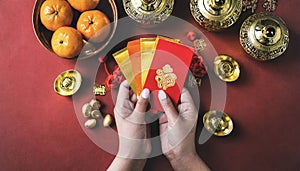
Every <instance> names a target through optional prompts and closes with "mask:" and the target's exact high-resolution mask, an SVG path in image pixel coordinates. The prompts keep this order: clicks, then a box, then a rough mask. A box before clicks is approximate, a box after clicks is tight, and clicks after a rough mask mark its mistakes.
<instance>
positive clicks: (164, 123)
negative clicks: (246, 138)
mask: <svg viewBox="0 0 300 171" xmlns="http://www.w3.org/2000/svg"><path fill="white" fill-rule="evenodd" d="M159 100H160V103H161V105H162V107H163V109H164V111H165V113H164V114H163V115H162V116H161V117H160V119H159V123H160V136H161V146H162V151H163V153H164V155H165V156H166V157H167V158H168V160H169V161H170V163H171V165H172V167H173V168H174V169H175V170H199V169H201V170H202V169H203V170H209V169H208V167H207V166H206V165H205V164H204V163H203V162H202V160H201V159H200V158H199V156H198V154H197V152H196V147H195V133H196V126H197V120H198V111H197V110H196V107H195V105H194V103H193V99H192V97H191V95H190V93H189V92H188V90H187V89H185V88H184V89H183V91H182V93H181V104H179V105H178V109H177V110H178V112H177V110H176V108H175V107H174V105H173V103H172V101H171V99H170V98H169V97H168V96H167V95H166V93H165V92H164V91H163V90H160V91H159Z"/></svg>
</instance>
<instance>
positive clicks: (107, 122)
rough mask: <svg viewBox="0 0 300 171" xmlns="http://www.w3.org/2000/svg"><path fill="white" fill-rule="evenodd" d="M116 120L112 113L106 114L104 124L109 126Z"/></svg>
mask: <svg viewBox="0 0 300 171" xmlns="http://www.w3.org/2000/svg"><path fill="white" fill-rule="evenodd" d="M113 121H114V118H113V117H112V116H111V115H110V114H106V115H105V117H104V119H103V126H104V127H109V126H110V125H111V124H112V123H113Z"/></svg>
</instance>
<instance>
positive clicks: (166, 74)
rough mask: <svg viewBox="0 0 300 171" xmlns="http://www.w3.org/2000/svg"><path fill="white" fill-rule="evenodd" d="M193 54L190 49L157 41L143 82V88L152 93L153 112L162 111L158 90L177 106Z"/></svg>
mask: <svg viewBox="0 0 300 171" xmlns="http://www.w3.org/2000/svg"><path fill="white" fill-rule="evenodd" d="M193 54H194V52H193V50H192V49H190V48H189V47H186V46H184V45H182V44H178V43H175V42H170V41H168V40H165V39H159V38H158V39H157V45H156V51H155V54H154V57H153V61H152V63H151V67H150V70H149V74H148V77H147V79H146V82H145V88H148V89H149V90H150V91H151V92H152V98H151V106H152V109H153V110H159V111H163V109H162V107H161V105H160V102H159V100H158V90H164V91H165V92H166V93H167V94H168V96H169V97H170V98H171V99H172V101H173V102H174V104H175V105H177V104H178V101H179V98H180V94H181V90H182V88H183V86H184V82H185V79H186V76H187V73H188V70H189V66H190V63H191V60H192V57H193Z"/></svg>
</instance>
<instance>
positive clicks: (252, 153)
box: [0, 0, 300, 171]
mask: <svg viewBox="0 0 300 171" xmlns="http://www.w3.org/2000/svg"><path fill="white" fill-rule="evenodd" d="M33 5H34V0H28V1H17V0H9V1H1V5H0V21H1V32H0V57H1V62H0V68H1V69H0V114H1V115H0V127H1V129H0V139H1V140H0V167H1V170H9V171H10V170H32V171H34V170H91V171H92V170H104V169H105V168H107V167H108V166H109V164H110V163H111V161H112V160H113V158H114V156H113V155H111V154H108V153H106V152H105V151H103V150H102V149H100V148H98V147H97V146H96V145H95V144H94V143H93V142H92V141H91V140H90V139H89V138H88V137H87V136H86V134H85V133H84V131H83V130H82V129H81V125H80V124H79V122H78V120H77V118H76V116H75V113H74V106H73V103H72V99H71V98H67V97H61V96H58V95H57V94H55V92H54V91H53V81H54V79H55V77H56V76H57V75H58V74H59V73H60V72H62V71H64V70H67V69H70V68H73V67H74V65H75V61H73V60H64V59H61V58H58V57H56V56H55V55H54V54H52V53H50V52H48V51H47V50H45V49H44V48H43V47H42V46H41V45H40V44H39V42H38V40H37V39H36V37H35V35H34V32H33V29H32V18H31V15H32V9H33ZM117 5H118V9H119V13H120V17H122V16H126V15H125V12H124V10H123V8H122V3H121V1H118V2H117ZM261 5H262V1H261V3H260V4H259V6H261ZM299 6H300V2H299V1H297V0H289V1H279V7H278V9H277V11H276V12H275V14H277V15H279V16H281V17H282V18H283V19H284V20H285V21H286V23H287V25H288V27H289V29H290V46H289V48H288V50H287V52H286V53H285V54H284V55H283V56H282V57H280V58H278V59H276V60H274V61H270V62H265V63H260V62H257V61H254V60H253V59H251V58H249V57H248V56H247V55H246V54H245V52H244V51H243V49H242V47H241V46H240V45H239V40H238V32H239V27H240V25H241V22H242V21H243V20H244V19H245V18H246V16H247V14H243V15H242V17H241V18H240V19H239V21H238V22H237V23H236V24H235V25H234V26H233V27H231V28H229V29H227V30H224V31H222V32H218V33H209V32H207V31H205V30H203V29H201V28H200V29H201V30H202V31H203V32H204V33H205V34H206V36H207V37H208V38H209V40H210V41H211V42H212V43H213V45H214V47H215V48H216V50H217V52H218V53H222V54H230V55H232V56H233V57H235V58H236V59H237V60H238V62H239V64H240V65H241V77H240V78H239V80H238V81H237V82H235V83H230V84H228V85H227V103H226V107H225V111H226V112H227V113H228V114H229V115H230V116H231V117H232V119H233V120H234V123H235V129H234V132H233V133H232V134H231V135H230V136H228V137H223V138H220V137H212V138H211V139H210V140H209V141H208V142H206V143H205V144H204V145H197V149H198V153H199V155H200V156H201V157H202V158H203V160H204V161H206V162H207V163H208V165H209V166H210V167H211V168H212V169H213V170H217V171H218V170H219V171H223V170H226V171H227V170H230V171H240V170H249V171H250V170H251V171H252V170H264V171H265V170H299V168H300V147H299V144H300V135H299V128H298V124H299V120H300V114H299V113H300V105H299V104H298V103H299V101H300V91H299V76H300V71H299V62H300V58H299V57H298V50H299V45H300V44H299V42H298V39H299V38H300V32H299V31H300V25H299V23H300V19H299V17H298V16H297V11H298V8H299ZM173 14H174V15H175V16H177V17H180V18H183V19H186V20H188V21H190V22H191V23H193V24H194V25H197V24H196V22H195V21H194V20H193V18H192V16H191V14H190V12H189V1H188V0H184V1H179V0H177V1H176V4H175V7H174V13H173ZM198 27H199V26H198ZM183 34H184V33H183ZM87 63H90V64H91V65H96V64H97V59H96V58H95V59H90V60H87ZM97 65H98V64H97ZM101 72H104V70H103V71H101ZM83 74H86V73H83ZM209 90H210V85H209V82H208V81H207V80H205V79H204V80H203V85H202V87H201V89H200V93H201V113H202V114H203V113H204V112H206V111H207V110H208V109H209V107H210V106H209V105H210V91H209ZM88 98H89V97H86V99H88ZM86 99H83V101H84V100H86ZM110 108H112V106H111V104H107V108H106V109H105V110H107V111H105V112H111V111H110V110H111V109H110ZM201 116H202V115H200V119H199V120H200V121H201ZM198 127H199V129H200V128H201V127H202V124H201V122H199V125H198ZM199 134H200V132H199V131H198V135H199ZM145 170H147V171H154V170H164V171H168V170H172V168H171V167H170V165H169V163H168V161H167V160H166V159H165V158H164V157H163V156H159V157H155V158H152V159H149V160H148V162H147V164H146V167H145Z"/></svg>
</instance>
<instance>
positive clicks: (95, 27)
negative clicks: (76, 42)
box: [77, 10, 110, 42]
mask: <svg viewBox="0 0 300 171" xmlns="http://www.w3.org/2000/svg"><path fill="white" fill-rule="evenodd" d="M77 30H79V31H80V32H81V34H82V35H83V36H84V37H85V38H86V39H87V40H90V41H92V42H102V41H104V40H105V38H106V37H107V36H108V35H109V33H110V21H109V19H108V18H107V16H106V15H105V14H104V13H103V12H101V11H99V10H90V11H86V12H83V13H82V14H81V15H80V17H79V19H78V21H77Z"/></svg>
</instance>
